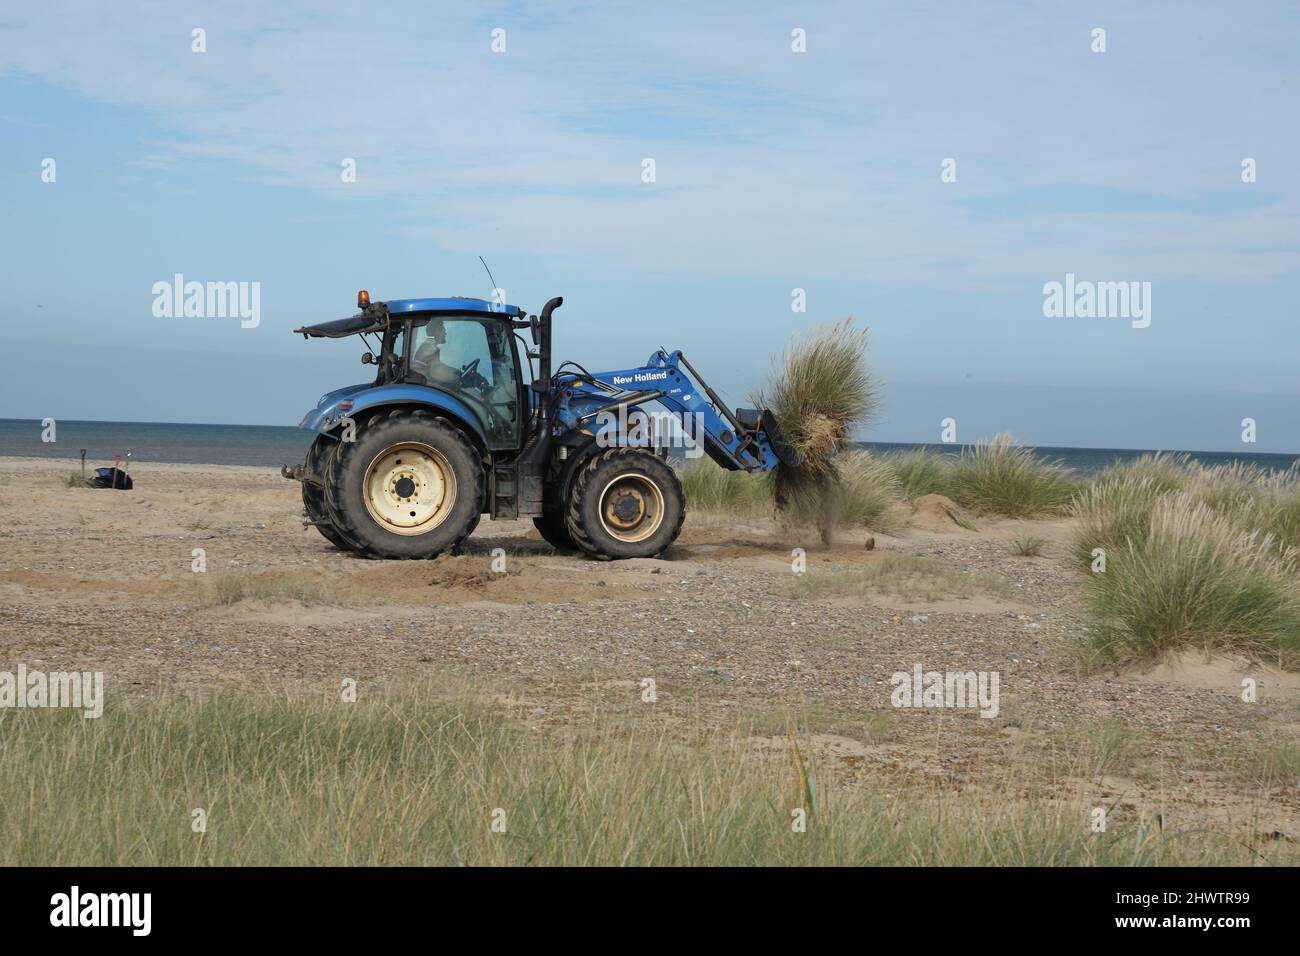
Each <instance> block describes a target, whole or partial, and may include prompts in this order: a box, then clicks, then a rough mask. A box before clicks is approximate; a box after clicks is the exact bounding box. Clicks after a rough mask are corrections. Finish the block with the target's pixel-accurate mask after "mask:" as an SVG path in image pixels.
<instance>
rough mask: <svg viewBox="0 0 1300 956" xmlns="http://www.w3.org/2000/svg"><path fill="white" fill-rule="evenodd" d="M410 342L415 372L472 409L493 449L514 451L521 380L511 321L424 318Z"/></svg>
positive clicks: (415, 328) (416, 323)
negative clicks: (516, 362)
mask: <svg viewBox="0 0 1300 956" xmlns="http://www.w3.org/2000/svg"><path fill="white" fill-rule="evenodd" d="M410 339H411V341H410V353H409V354H410V360H409V361H410V370H411V371H412V372H414V373H416V374H417V375H420V376H422V377H423V378H424V380H425V382H426V383H427V384H429V385H431V386H433V387H434V388H439V389H442V390H443V391H446V392H449V393H451V394H452V395H455V396H456V397H457V398H459V399H461V400H462V401H464V402H465V404H467V405H468V406H469V407H470V408H471V409H473V410H474V412H475V413H476V414H477V415H478V416H479V421H480V422H481V423H482V424H483V429H484V431H486V432H487V434H488V438H489V444H490V445H491V446H492V447H493V448H509V447H513V446H514V445H515V443H516V438H517V436H518V433H519V380H518V377H517V375H516V369H515V353H514V344H513V341H512V340H511V337H510V325H509V323H508V322H502V321H500V320H499V319H474V318H468V317H463V318H462V317H451V318H433V319H425V320H419V321H417V322H415V323H413V324H412V328H411V335H410Z"/></svg>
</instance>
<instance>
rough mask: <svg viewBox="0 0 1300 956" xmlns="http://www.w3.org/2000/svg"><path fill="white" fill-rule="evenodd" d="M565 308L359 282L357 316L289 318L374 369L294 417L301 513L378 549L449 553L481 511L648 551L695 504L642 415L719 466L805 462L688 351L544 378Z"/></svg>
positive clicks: (359, 546) (607, 554)
mask: <svg viewBox="0 0 1300 956" xmlns="http://www.w3.org/2000/svg"><path fill="white" fill-rule="evenodd" d="M563 301H564V300H563V299H562V298H559V297H556V298H554V299H551V300H550V301H549V302H547V303H546V305H545V307H544V308H543V309H542V311H541V315H540V316H536V315H526V314H525V313H524V312H523V311H522V310H521V309H519V308H517V307H516V306H513V305H504V304H501V303H496V302H488V301H486V300H483V299H469V298H459V297H457V298H445V299H397V300H392V301H388V302H371V301H370V296H369V293H367V292H364V291H363V292H361V293H359V294H358V296H357V305H358V309H359V311H358V313H357V314H356V315H354V316H353V317H351V318H348V319H341V320H339V321H335V322H325V323H322V324H320V325H310V326H306V327H303V328H300V329H295V332H299V333H301V334H302V335H303V337H304V338H344V337H346V336H351V335H360V336H362V337H363V340H365V341H366V342H367V345H368V346H369V348H368V350H367V351H366V352H365V354H363V355H362V356H361V360H362V362H363V363H364V364H367V365H374V366H375V367H376V370H377V374H376V377H375V380H374V381H373V382H369V383H366V384H361V385H351V386H348V387H347V388H341V389H338V390H336V391H333V392H329V393H328V394H326V395H324V396H323V397H322V398H321V400H320V401H319V402H318V403H317V405H316V407H315V408H313V409H312V410H311V411H310V412H308V413H307V415H306V417H305V418H303V420H302V422H301V424H300V427H302V428H306V429H309V430H311V431H313V432H315V433H316V435H317V437H316V439H315V441H314V442H313V443H312V446H311V449H310V450H309V451H308V453H307V457H306V460H305V461H304V462H303V463H302V464H301V465H294V466H292V467H290V466H285V468H284V469H282V471H283V474H284V475H285V477H287V478H293V479H296V480H298V481H300V482H301V483H302V499H303V504H304V506H305V509H306V520H307V522H308V523H309V524H311V525H313V526H315V528H316V529H317V530H318V531H320V533H321V534H322V535H324V536H325V537H326V538H327V539H328V540H329V541H331V542H332V543H333V544H335V545H337V546H338V547H340V548H344V549H348V550H352V551H356V552H359V553H361V554H363V555H366V556H368V557H375V558H431V557H434V556H436V555H438V554H441V553H443V552H444V551H448V550H451V549H454V548H456V547H457V546H458V545H459V544H460V543H461V542H462V541H464V539H465V538H466V537H468V536H469V534H470V533H471V532H472V531H473V530H474V528H475V527H476V526H477V525H478V522H479V519H480V518H481V517H482V515H483V514H488V515H490V516H491V517H492V518H511V519H515V518H522V517H529V518H532V519H533V522H534V523H535V524H536V526H537V529H538V530H539V531H540V532H541V534H542V537H543V538H545V539H546V541H548V542H549V543H550V544H551V545H553V546H554V547H556V548H559V549H566V550H573V549H578V550H581V551H583V552H585V553H586V554H588V555H591V556H592V557H596V558H601V559H606V560H608V559H614V558H633V557H651V556H654V555H657V554H659V553H660V552H662V551H663V550H664V549H665V548H667V547H668V546H669V545H670V544H672V543H673V541H674V540H676V538H677V535H678V534H679V533H680V531H681V527H682V521H683V520H684V518H685V512H686V509H685V500H684V496H683V493H682V485H681V482H680V481H679V480H678V477H677V473H676V471H675V470H674V468H673V466H672V465H671V464H670V463H669V461H668V452H667V449H666V447H665V442H663V441H662V440H661V439H662V437H663V435H662V433H661V430H660V429H658V428H656V427H646V426H647V422H648V423H650V424H651V425H654V424H656V423H660V422H662V421H663V417H664V416H668V417H670V418H671V419H672V422H671V423H670V424H674V423H675V424H676V425H677V426H678V430H677V431H676V432H674V435H675V436H677V437H678V438H680V436H681V435H682V434H685V435H687V436H689V437H690V438H691V439H693V440H694V441H693V447H694V448H696V449H698V448H700V447H702V449H703V453H705V454H707V455H708V456H709V457H710V458H712V459H713V460H714V461H715V462H717V463H718V464H719V465H721V466H722V467H723V468H727V469H733V470H734V469H739V470H743V471H749V472H756V471H768V470H770V469H772V468H774V467H775V466H776V464H777V462H778V461H785V462H787V463H791V464H793V463H795V454H794V451H793V450H792V449H791V448H790V447H789V446H788V445H787V444H786V443H785V442H783V441H782V439H781V436H780V434H779V432H778V429H777V425H776V422H775V420H774V418H773V416H772V414H771V413H770V412H768V411H762V410H758V409H746V408H738V409H736V410H735V411H734V412H733V411H732V410H730V409H728V408H727V407H726V406H725V405H724V404H723V402H722V400H721V399H720V398H719V397H718V396H717V394H716V393H715V392H714V391H713V390H712V389H711V388H710V387H709V386H708V385H707V384H706V383H705V382H704V380H703V379H702V378H701V377H700V375H699V373H698V372H696V371H695V369H694V368H692V367H691V364H690V363H689V362H688V361H687V360H686V357H685V356H684V355H682V353H681V352H672V353H669V352H666V351H664V350H662V349H660V350H659V351H657V352H655V353H654V354H653V355H651V356H650V359H649V361H648V362H647V363H646V364H645V365H643V366H640V367H638V368H631V369H623V370H620V371H615V372H589V371H587V370H586V369H585V368H583V367H582V366H581V365H578V364H576V363H574V362H563V363H561V364H560V365H559V366H558V367H557V368H556V369H554V371H552V368H551V317H552V315H553V314H554V312H555V310H556V309H557V308H559V307H560V305H561V304H562V303H563ZM524 331H526V332H528V333H529V335H530V337H531V341H532V347H531V348H530V347H529V346H528V344H527V343H526V342H525V341H524V339H523V338H522V336H521V335H520V334H519V333H521V332H524ZM517 345H518V346H522V348H519V347H517ZM521 357H522V361H521ZM525 365H527V367H528V370H529V379H530V381H529V382H525V381H524V376H523V373H522V370H523V367H524V366H525ZM646 406H649V408H650V409H651V413H650V414H648V413H647V408H646ZM654 416H658V417H654ZM696 453H697V454H698V452H696ZM688 454H689V452H688Z"/></svg>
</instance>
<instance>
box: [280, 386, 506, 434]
mask: <svg viewBox="0 0 1300 956" xmlns="http://www.w3.org/2000/svg"><path fill="white" fill-rule="evenodd" d="M348 403H351V404H348ZM385 405H409V406H418V407H420V408H432V409H437V410H438V412H439V413H441V414H443V415H445V416H447V417H448V418H453V419H456V420H457V421H458V422H460V423H461V425H462V426H463V427H464V428H465V430H466V431H467V433H469V434H470V435H471V436H472V437H473V438H474V440H475V441H477V442H478V444H479V445H480V446H481V447H483V448H486V447H488V438H487V434H486V433H485V432H484V431H483V426H482V425H481V424H479V420H478V416H477V415H475V414H474V412H473V411H472V410H471V409H470V407H469V406H468V405H466V404H465V403H464V402H462V401H461V400H460V399H458V398H456V397H455V396H453V395H448V394H447V393H446V392H443V391H439V390H438V389H436V388H430V387H429V386H426V385H404V384H396V385H380V386H379V387H377V388H376V387H374V386H371V385H356V386H352V387H350V388H341V389H338V390H337V391H333V392H330V393H329V394H327V395H325V396H323V397H322V398H321V401H320V404H318V405H317V406H316V407H315V408H314V409H312V410H311V411H310V412H308V413H307V415H306V417H304V418H303V420H302V421H301V422H300V423H299V426H298V427H299V428H305V429H307V430H308V431H313V432H316V433H318V434H321V435H329V436H330V437H331V438H333V437H336V436H335V435H333V434H332V433H333V432H334V430H335V429H337V428H338V427H339V425H341V424H342V423H343V419H345V418H349V417H350V418H356V416H357V415H358V413H360V412H365V411H369V410H373V409H375V408H379V407H381V406H385ZM345 406H346V407H345Z"/></svg>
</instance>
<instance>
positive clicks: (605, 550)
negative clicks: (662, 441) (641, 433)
mask: <svg viewBox="0 0 1300 956" xmlns="http://www.w3.org/2000/svg"><path fill="white" fill-rule="evenodd" d="M685 518H686V496H685V494H684V493H683V492H682V483H681V481H679V480H678V478H677V473H676V472H675V471H673V469H672V468H671V467H669V465H668V463H667V462H665V461H664V460H663V459H662V458H659V457H658V456H656V455H654V454H652V453H650V452H649V451H646V450H645V449H643V448H610V449H608V450H606V451H602V452H600V453H598V454H595V455H593V456H592V457H591V460H590V461H587V462H585V463H584V464H583V465H582V466H581V467H580V468H579V469H578V473H577V474H576V475H575V476H574V479H573V484H572V486H571V487H570V490H569V503H568V507H567V508H566V509H565V513H564V524H565V527H566V528H567V529H568V532H569V537H571V538H572V539H573V543H574V544H576V545H577V546H578V547H579V548H581V549H582V550H583V551H585V552H586V553H587V554H589V555H591V556H592V557H596V558H602V559H604V560H610V559H615V558H651V557H654V556H655V555H657V554H659V553H660V552H662V551H663V550H664V549H665V548H667V547H668V546H669V545H670V544H672V543H673V542H674V541H676V540H677V535H679V534H680V533H681V530H682V522H683V521H684V520H685Z"/></svg>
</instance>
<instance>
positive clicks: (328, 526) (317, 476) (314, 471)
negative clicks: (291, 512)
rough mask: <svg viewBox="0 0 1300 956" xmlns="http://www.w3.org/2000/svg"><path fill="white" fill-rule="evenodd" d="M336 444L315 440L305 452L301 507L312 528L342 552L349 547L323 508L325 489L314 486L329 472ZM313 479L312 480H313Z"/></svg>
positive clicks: (319, 439)
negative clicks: (304, 474)
mask: <svg viewBox="0 0 1300 956" xmlns="http://www.w3.org/2000/svg"><path fill="white" fill-rule="evenodd" d="M337 444H338V443H337V442H336V441H334V440H333V439H329V438H324V437H322V438H317V439H316V440H315V441H314V442H312V446H311V449H310V450H309V451H308V452H307V462H306V468H305V469H304V470H305V471H306V472H307V475H308V476H309V477H308V478H304V479H303V482H302V506H303V508H304V509H306V511H307V517H308V518H309V519H310V520H311V523H312V527H314V528H315V529H316V530H317V531H319V532H320V533H321V534H322V535H323V536H324V538H325V540H326V541H328V542H329V543H330V544H332V545H334V547H336V548H341V549H343V550H344V551H346V550H348V548H349V547H350V546H349V545H348V543H347V542H346V541H344V540H343V537H342V536H341V535H340V534H339V532H338V529H337V528H335V527H334V522H332V521H331V520H330V516H329V511H328V510H327V509H326V507H325V489H324V488H322V487H321V486H320V485H318V484H316V482H317V481H321V480H323V477H324V476H325V475H326V474H327V473H328V471H329V459H330V456H331V455H332V454H333V453H334V446H335V445H337ZM313 479H314V480H313Z"/></svg>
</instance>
